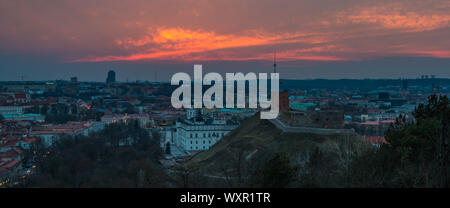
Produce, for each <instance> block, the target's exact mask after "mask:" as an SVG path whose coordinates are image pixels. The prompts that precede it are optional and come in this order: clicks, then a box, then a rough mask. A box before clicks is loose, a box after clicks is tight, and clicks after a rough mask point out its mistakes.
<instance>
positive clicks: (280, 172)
mask: <svg viewBox="0 0 450 208" xmlns="http://www.w3.org/2000/svg"><path fill="white" fill-rule="evenodd" d="M294 174H295V170H294V169H293V168H292V166H291V164H290V162H289V159H288V157H286V155H285V154H283V153H277V154H276V155H275V156H274V157H273V158H272V159H270V160H268V161H266V162H265V163H264V164H263V165H262V167H260V168H258V169H257V170H256V171H255V174H254V186H256V187H264V188H284V187H287V186H288V185H289V183H290V182H291V181H292V179H293V177H294Z"/></svg>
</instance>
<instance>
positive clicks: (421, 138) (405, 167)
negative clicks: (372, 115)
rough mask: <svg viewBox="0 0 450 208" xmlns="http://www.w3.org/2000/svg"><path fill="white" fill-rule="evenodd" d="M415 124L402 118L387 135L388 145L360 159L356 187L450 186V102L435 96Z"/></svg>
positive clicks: (421, 108) (355, 172)
mask: <svg viewBox="0 0 450 208" xmlns="http://www.w3.org/2000/svg"><path fill="white" fill-rule="evenodd" d="M413 115H414V119H415V121H413V122H408V121H407V119H406V118H405V117H403V116H401V117H399V118H398V119H397V121H396V123H395V124H393V125H392V126H391V127H390V128H389V129H388V131H387V133H386V140H387V142H388V144H385V145H382V146H381V148H380V149H379V150H377V151H376V152H374V153H369V154H367V155H365V156H362V157H361V158H359V159H358V160H356V161H355V162H354V164H353V168H354V169H353V175H352V178H353V183H354V184H353V185H356V186H383V187H386V186H388V187H450V183H449V182H450V172H449V170H450V168H449V167H448V165H449V160H450V154H449V152H450V148H449V143H450V133H449V128H450V103H449V100H448V98H447V97H446V96H437V95H432V96H430V97H429V99H428V103H427V104H425V105H424V104H421V105H419V106H418V107H417V108H416V109H415V111H414V113H413Z"/></svg>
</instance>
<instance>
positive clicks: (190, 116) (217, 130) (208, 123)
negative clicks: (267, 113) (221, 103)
mask: <svg viewBox="0 0 450 208" xmlns="http://www.w3.org/2000/svg"><path fill="white" fill-rule="evenodd" d="M201 112H202V111H201V110H194V109H188V110H187V113H186V117H187V118H186V119H179V120H178V121H177V122H176V124H175V129H174V132H173V133H172V140H171V141H172V143H171V145H176V146H177V147H178V148H179V149H181V150H184V151H186V152H191V151H204V150H208V149H209V148H210V147H211V146H213V145H214V144H215V143H216V142H217V141H219V140H220V139H221V138H222V137H223V136H225V135H226V134H227V133H228V132H230V131H231V130H233V129H235V128H236V127H238V126H239V123H238V122H237V121H231V120H228V121H227V120H225V119H224V118H217V117H215V116H208V115H205V114H203V113H201ZM165 141H168V139H167V138H166V140H165ZM164 146H165V145H164Z"/></svg>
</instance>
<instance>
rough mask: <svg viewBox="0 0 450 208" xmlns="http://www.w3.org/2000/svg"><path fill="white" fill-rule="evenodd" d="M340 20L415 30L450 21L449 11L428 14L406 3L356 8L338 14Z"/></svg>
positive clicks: (341, 21) (442, 24)
mask: <svg viewBox="0 0 450 208" xmlns="http://www.w3.org/2000/svg"><path fill="white" fill-rule="evenodd" d="M338 22H340V23H347V22H351V23H355V24H377V25H380V26H382V27H384V28H388V29H407V30H410V31H414V32H419V31H427V30H434V29H437V28H442V27H446V26H448V25H449V23H450V15H449V14H448V13H443V14H439V13H433V14H426V13H423V12H422V13H421V12H418V11H411V10H407V9H405V8H404V5H400V6H399V5H397V4H391V5H384V6H372V7H368V8H364V7H363V8H360V7H359V8H355V9H354V10H351V11H350V12H349V11H345V12H341V13H339V14H338Z"/></svg>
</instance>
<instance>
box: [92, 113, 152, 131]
mask: <svg viewBox="0 0 450 208" xmlns="http://www.w3.org/2000/svg"><path fill="white" fill-rule="evenodd" d="M101 119H102V122H103V123H105V124H112V123H116V122H123V123H127V122H129V121H131V120H136V121H138V122H139V125H140V126H141V127H142V128H146V127H147V126H148V125H152V123H151V120H150V116H149V115H148V114H109V115H104V116H102V118H101Z"/></svg>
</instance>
